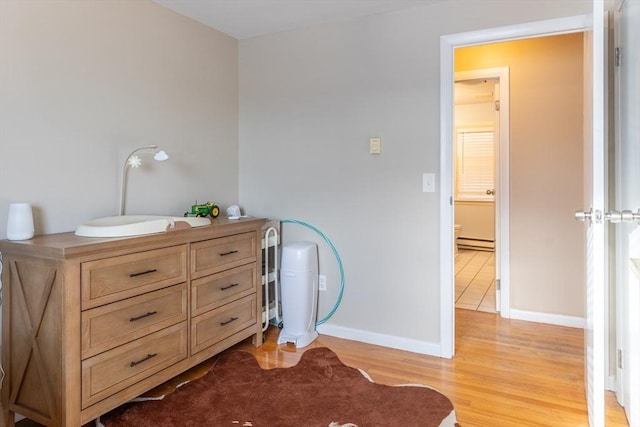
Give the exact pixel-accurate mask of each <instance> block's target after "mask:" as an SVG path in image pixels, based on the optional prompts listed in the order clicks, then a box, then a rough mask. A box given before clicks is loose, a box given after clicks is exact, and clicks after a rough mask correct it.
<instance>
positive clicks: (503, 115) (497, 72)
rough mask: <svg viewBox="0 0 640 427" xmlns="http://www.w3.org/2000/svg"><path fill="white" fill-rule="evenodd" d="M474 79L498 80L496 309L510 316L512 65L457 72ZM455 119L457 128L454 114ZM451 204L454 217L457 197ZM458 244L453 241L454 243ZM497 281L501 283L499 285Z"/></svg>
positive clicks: (457, 77)
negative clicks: (510, 98) (510, 93)
mask: <svg viewBox="0 0 640 427" xmlns="http://www.w3.org/2000/svg"><path fill="white" fill-rule="evenodd" d="M475 79H497V80H498V93H499V96H498V99H499V102H500V107H499V110H498V111H497V112H496V116H497V119H494V122H495V121H497V122H498V126H497V128H496V129H495V130H494V132H495V133H496V134H497V136H498V137H497V138H496V148H495V154H494V158H495V176H494V188H495V196H494V223H495V241H494V254H495V264H496V265H495V277H494V278H495V280H496V311H498V312H500V313H501V316H502V317H511V315H510V304H509V302H510V298H509V295H510V294H509V289H510V288H509V284H510V281H509V277H510V276H509V192H508V191H503V190H504V189H508V188H509V108H510V107H509V67H493V68H483V69H476V70H469V71H458V72H454V83H457V82H459V81H465V80H475ZM454 109H455V102H454ZM453 121H454V123H453V125H454V128H455V114H454V118H453ZM452 141H453V139H452ZM452 156H453V160H452V161H454V162H455V153H453V154H452ZM454 173H455V171H454ZM454 182H455V181H454ZM452 208H453V215H454V218H455V200H454V203H453V206H452ZM454 222H455V221H454ZM455 244H456V243H455V241H454V245H455ZM454 265H455V257H454ZM498 283H500V285H499V286H498ZM454 287H455V285H454ZM454 305H455V301H454Z"/></svg>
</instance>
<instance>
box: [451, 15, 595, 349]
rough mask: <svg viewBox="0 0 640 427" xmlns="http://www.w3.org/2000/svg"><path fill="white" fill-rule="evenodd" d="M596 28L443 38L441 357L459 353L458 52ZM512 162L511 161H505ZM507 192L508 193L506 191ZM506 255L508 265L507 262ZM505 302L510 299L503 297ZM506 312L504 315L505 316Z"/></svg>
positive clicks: (528, 26)
mask: <svg viewBox="0 0 640 427" xmlns="http://www.w3.org/2000/svg"><path fill="white" fill-rule="evenodd" d="M591 27H592V15H589V14H588V15H577V16H570V17H566V18H558V19H550V20H544V21H536V22H529V23H524V24H516V25H510V26H505V27H498V28H489V29H484V30H478V31H470V32H464V33H457V34H449V35H443V36H441V37H440V174H441V179H440V355H441V357H445V358H451V357H453V355H454V354H455V281H454V277H455V275H454V268H455V263H454V261H455V258H454V253H453V232H454V230H453V224H454V223H453V173H454V169H453V148H452V143H451V141H453V132H454V122H453V118H454V100H453V83H454V62H453V61H454V50H455V49H456V48H458V47H465V46H473V45H480V44H487V43H496V42H502V41H509V40H516V39H524V38H535V37H543V36H550V35H559V34H568V33H576V32H584V31H587V30H590V29H591ZM505 161H508V158H507V159H506V160H505ZM503 191H504V192H507V191H508V190H504V189H503ZM503 225H504V224H501V227H500V236H499V237H498V236H497V237H496V238H497V239H500V240H504V238H505V234H507V236H506V237H508V231H509V230H508V228H506V229H505V227H504V226H503ZM505 254H506V258H507V259H506V261H507V262H506V263H505ZM508 261H509V259H508V251H506V250H503V251H502V256H501V260H500V261H498V260H496V262H500V263H501V265H502V267H501V268H502V269H503V270H504V269H505V268H506V269H508V268H509V264H508ZM502 298H503V299H507V298H509V296H508V295H506V294H504V292H503V295H502ZM505 314H506V313H501V315H502V316H503V317H507V316H505Z"/></svg>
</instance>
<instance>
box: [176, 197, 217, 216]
mask: <svg viewBox="0 0 640 427" xmlns="http://www.w3.org/2000/svg"><path fill="white" fill-rule="evenodd" d="M207 215H211V217H212V218H217V217H218V215H220V208H219V207H218V206H217V205H216V204H215V203H213V202H207V203H204V204H201V205H199V204H198V202H197V201H196V204H195V205H193V206H191V211H189V212H185V213H184V216H197V217H202V216H207Z"/></svg>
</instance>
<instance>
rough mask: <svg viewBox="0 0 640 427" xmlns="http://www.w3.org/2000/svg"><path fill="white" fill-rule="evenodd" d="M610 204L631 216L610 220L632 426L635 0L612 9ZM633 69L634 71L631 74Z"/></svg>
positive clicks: (636, 280)
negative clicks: (613, 148) (612, 198)
mask: <svg viewBox="0 0 640 427" xmlns="http://www.w3.org/2000/svg"><path fill="white" fill-rule="evenodd" d="M615 18H616V19H615V24H616V25H615V30H616V37H615V46H616V49H618V52H619V55H617V56H618V58H619V59H618V60H617V61H616V67H615V73H616V74H615V78H616V96H615V99H616V101H617V108H616V111H617V114H616V209H617V210H619V211H624V210H626V212H625V213H626V214H627V215H625V217H626V218H629V217H630V218H631V219H632V221H631V222H627V221H625V222H623V223H621V224H619V225H618V226H616V228H615V232H616V243H617V245H616V308H617V310H616V313H617V316H616V332H617V335H616V341H617V343H618V348H617V350H618V352H619V353H618V354H619V355H618V360H617V368H618V369H617V372H616V379H617V381H616V382H617V384H616V394H617V397H618V401H619V402H620V404H621V405H623V406H624V408H625V412H626V414H627V419H628V420H629V425H630V426H632V427H637V426H640V327H639V326H640V290H639V287H640V270H639V269H638V261H635V262H634V260H638V259H640V227H638V223H637V222H636V221H634V220H633V215H632V214H631V215H630V216H629V214H630V212H629V210H636V209H638V208H640V188H639V185H638V183H639V182H640V169H639V168H638V165H639V164H640V144H639V141H640V125H639V121H638V117H640V85H639V84H638V79H637V72H638V69H640V54H639V52H638V49H637V46H635V44H636V43H637V42H638V40H640V2H638V1H635V0H632V1H629V0H626V1H625V0H620V1H618V2H617V9H616V15H615ZM634 73H635V74H634Z"/></svg>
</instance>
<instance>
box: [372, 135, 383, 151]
mask: <svg viewBox="0 0 640 427" xmlns="http://www.w3.org/2000/svg"><path fill="white" fill-rule="evenodd" d="M369 153H371V154H381V153H382V138H380V137H379V136H374V137H372V138H369Z"/></svg>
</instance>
